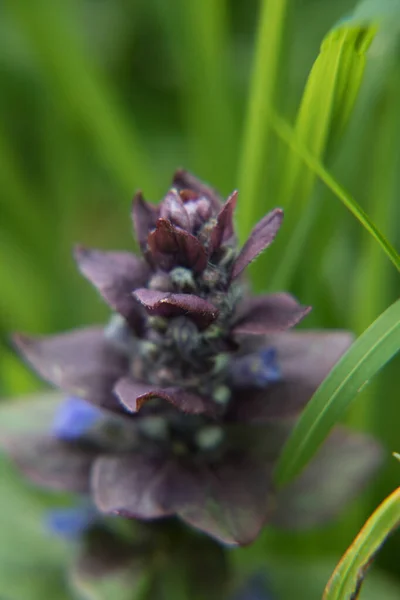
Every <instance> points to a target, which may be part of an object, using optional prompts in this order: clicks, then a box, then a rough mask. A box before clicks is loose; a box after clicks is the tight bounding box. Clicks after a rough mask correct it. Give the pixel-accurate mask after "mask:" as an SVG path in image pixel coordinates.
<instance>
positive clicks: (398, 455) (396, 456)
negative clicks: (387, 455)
mask: <svg viewBox="0 0 400 600" xmlns="http://www.w3.org/2000/svg"><path fill="white" fill-rule="evenodd" d="M393 456H394V457H395V458H397V460H398V461H400V454H399V453H398V452H393Z"/></svg>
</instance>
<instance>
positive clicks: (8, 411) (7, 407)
mask: <svg viewBox="0 0 400 600" xmlns="http://www.w3.org/2000/svg"><path fill="white" fill-rule="evenodd" d="M62 400H63V395H62V394H60V393H57V392H42V393H40V392H39V393H37V394H30V395H27V396H23V397H22V398H13V399H12V400H8V401H7V402H2V403H1V404H0V447H1V435H2V433H6V434H15V433H18V434H19V433H20V434H21V435H23V434H24V433H31V434H42V433H47V432H48V431H49V430H50V428H51V425H52V423H53V421H54V417H55V414H56V411H57V409H58V407H59V405H60V402H62ZM32 415H34V418H32Z"/></svg>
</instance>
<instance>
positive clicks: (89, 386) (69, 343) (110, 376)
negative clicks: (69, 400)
mask: <svg viewBox="0 0 400 600" xmlns="http://www.w3.org/2000/svg"><path fill="white" fill-rule="evenodd" d="M14 342H15V344H16V346H17V348H18V350H19V351H20V352H21V353H22V355H23V356H24V358H25V359H26V360H27V361H28V362H29V363H30V364H31V365H32V366H33V368H34V369H35V370H36V371H37V372H38V373H39V374H40V375H41V376H42V377H43V378H44V379H45V380H47V381H48V382H49V383H52V384H53V385H55V386H57V387H59V388H60V389H62V390H64V391H65V392H67V393H68V394H71V395H73V396H78V397H79V398H83V399H85V400H88V401H89V402H92V403H93V404H95V405H97V406H105V407H107V408H110V409H113V410H116V409H118V403H117V401H116V400H115V398H114V396H113V394H112V389H113V387H114V385H115V382H116V381H117V380H118V379H119V378H120V377H121V376H122V375H123V374H124V373H125V372H126V369H127V366H128V365H127V363H128V359H127V358H126V357H125V356H123V355H122V354H121V353H120V352H118V350H117V349H115V348H114V346H113V345H112V344H111V343H109V342H108V341H107V340H106V339H105V337H104V332H103V329H101V328H98V327H88V328H86V329H78V330H75V331H72V332H69V333H62V334H59V335H55V336H50V337H37V338H35V337H29V336H26V335H21V334H19V335H15V336H14Z"/></svg>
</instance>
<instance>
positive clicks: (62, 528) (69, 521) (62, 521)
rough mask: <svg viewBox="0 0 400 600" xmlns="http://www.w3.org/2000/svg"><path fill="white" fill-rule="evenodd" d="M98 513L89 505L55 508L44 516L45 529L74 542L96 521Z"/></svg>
mask: <svg viewBox="0 0 400 600" xmlns="http://www.w3.org/2000/svg"><path fill="white" fill-rule="evenodd" d="M97 517H98V513H97V511H96V509H95V508H94V507H93V506H91V505H81V506H72V507H67V508H55V509H53V510H50V511H48V513H47V515H46V519H45V522H46V527H47V528H48V529H49V530H50V531H51V532H52V533H55V534H56V535H58V536H60V537H62V538H65V539H67V540H74V539H76V538H78V537H79V536H80V535H82V534H83V533H84V532H85V531H86V530H87V529H88V528H89V527H90V526H91V525H92V524H93V523H94V521H95V520H96V519H97Z"/></svg>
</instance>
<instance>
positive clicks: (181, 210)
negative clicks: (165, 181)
mask: <svg viewBox="0 0 400 600" xmlns="http://www.w3.org/2000/svg"><path fill="white" fill-rule="evenodd" d="M160 217H161V218H162V219H166V220H167V221H170V222H171V223H172V224H173V225H177V226H178V227H181V228H182V229H186V230H188V229H190V219H189V215H188V214H187V212H186V209H185V206H184V204H183V202H182V199H181V197H180V196H179V194H178V192H177V191H176V190H174V189H172V190H170V191H169V192H168V194H167V195H166V196H165V198H164V200H163V201H162V203H161V205H160Z"/></svg>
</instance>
